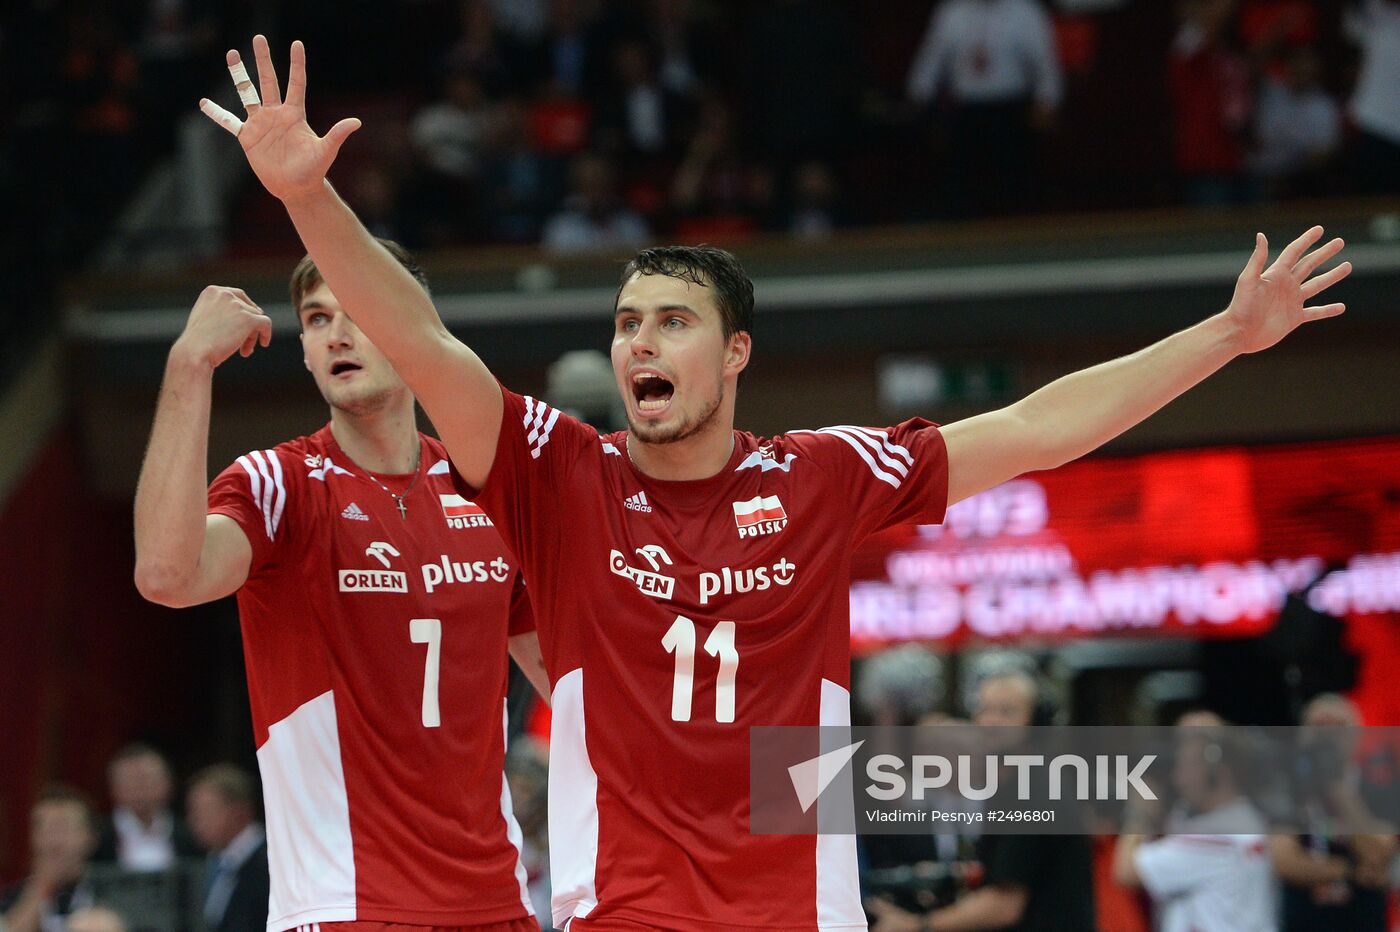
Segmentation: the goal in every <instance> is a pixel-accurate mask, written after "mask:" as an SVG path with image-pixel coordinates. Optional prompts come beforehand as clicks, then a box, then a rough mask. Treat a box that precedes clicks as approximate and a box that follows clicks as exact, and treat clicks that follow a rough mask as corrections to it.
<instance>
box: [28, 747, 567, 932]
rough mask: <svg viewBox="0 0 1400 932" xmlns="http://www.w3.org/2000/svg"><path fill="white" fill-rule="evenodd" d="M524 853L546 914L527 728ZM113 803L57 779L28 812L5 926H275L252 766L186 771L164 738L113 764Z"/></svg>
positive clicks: (522, 769) (66, 929) (124, 931)
mask: <svg viewBox="0 0 1400 932" xmlns="http://www.w3.org/2000/svg"><path fill="white" fill-rule="evenodd" d="M508 773H509V776H510V788H511V792H512V795H513V797H514V801H515V814H516V819H517V821H518V822H519V823H520V826H521V830H522V840H521V846H522V859H523V862H524V864H525V866H526V869H527V872H528V874H529V883H530V893H531V897H532V899H533V901H534V907H535V910H536V912H537V913H538V914H540V915H548V913H549V909H548V907H549V875H548V849H547V843H546V841H545V783H546V775H547V770H546V763H545V753H544V752H543V751H542V750H541V749H539V748H538V747H537V746H536V745H534V744H532V743H531V741H530V740H529V739H528V738H522V739H521V740H520V742H519V743H518V746H517V747H516V748H515V749H514V750H513V751H512V754H511V756H510V759H509V764H508ZM107 792H108V798H109V800H110V808H98V806H97V804H96V803H95V802H94V801H93V800H91V799H90V798H88V797H87V796H86V795H85V794H83V793H82V792H81V791H79V790H77V789H75V788H73V787H71V786H67V785H62V784H54V785H51V786H49V787H47V788H45V789H44V790H43V792H41V793H40V794H39V795H38V797H37V798H36V800H35V802H34V805H33V807H32V809H31V810H30V813H29V856H28V858H27V861H28V870H29V873H28V875H27V876H26V877H24V878H23V879H22V880H20V881H18V882H16V883H14V884H11V885H4V884H0V929H3V930H4V932H143V930H145V932H266V929H267V916H268V896H269V871H268V853H267V836H266V833H265V831H264V829H263V826H262V823H261V821H260V811H261V793H260V789H259V781H258V777H257V775H256V774H255V773H251V772H249V771H248V770H247V769H245V768H243V767H241V766H239V765H237V764H233V763H228V762H221V763H215V764H210V765H208V766H205V767H203V768H201V769H199V770H198V771H196V772H195V773H194V774H193V775H191V776H189V778H188V779H187V780H185V781H183V782H180V781H178V780H177V778H176V775H175V774H174V773H173V771H172V768H171V765H170V762H169V760H168V758H167V757H166V756H165V754H163V753H162V752H161V751H160V750H159V749H158V748H156V747H154V746H152V745H150V744H145V743H140V742H137V743H131V744H128V745H126V746H124V747H122V748H121V749H119V750H118V751H117V752H116V753H115V754H114V755H113V756H112V758H111V760H110V761H109V762H108V765H107Z"/></svg>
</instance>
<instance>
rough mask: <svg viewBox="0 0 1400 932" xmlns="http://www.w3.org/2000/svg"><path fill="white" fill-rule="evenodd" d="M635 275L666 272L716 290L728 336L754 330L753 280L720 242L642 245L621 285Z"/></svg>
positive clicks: (614, 305)
mask: <svg viewBox="0 0 1400 932" xmlns="http://www.w3.org/2000/svg"><path fill="white" fill-rule="evenodd" d="M634 275H666V276H669V277H671V278H679V279H681V280H682V281H687V282H690V283H691V284H693V285H703V286H705V287H707V288H714V290H715V304H717V305H718V306H719V313H720V318H721V321H722V323H723V325H724V338H725V339H726V340H727V339H729V338H730V337H732V336H733V335H734V334H736V333H753V282H752V281H750V280H749V276H748V275H747V274H746V273H745V272H744V267H743V266H742V265H740V264H739V260H738V259H736V258H735V257H734V254H733V253H731V252H729V251H728V250H726V249H720V248H719V247H717V246H656V247H653V248H651V249H643V250H642V251H641V252H639V253H637V254H636V255H635V256H633V257H632V259H631V261H630V262H628V263H627V264H626V265H625V266H623V267H622V279H621V281H620V282H619V283H618V286H617V297H615V298H613V307H614V308H616V307H617V302H618V299H619V298H621V297H622V289H623V288H624V287H626V285H627V283H628V282H629V281H631V280H632V276H634Z"/></svg>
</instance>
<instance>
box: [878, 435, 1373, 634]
mask: <svg viewBox="0 0 1400 932" xmlns="http://www.w3.org/2000/svg"><path fill="white" fill-rule="evenodd" d="M1309 587H1311V588H1309ZM1305 590H1306V591H1307V598H1308V600H1309V602H1310V603H1311V604H1312V605H1313V606H1314V607H1315V608H1318V609H1319V610H1322V611H1326V612H1327V613H1329V614H1332V615H1336V616H1338V617H1344V616H1345V617H1353V618H1355V617H1357V616H1367V615H1378V614H1384V613H1387V612H1400V439H1387V440H1365V441H1347V442H1335V443H1311V444H1305V445H1290V446H1269V447H1228V448H1214V449H1205V450H1189V451H1173V452H1166V453H1153V454H1145V455H1138V456H1126V457H1103V458H1097V459H1091V460H1084V461H1080V462H1077V463H1072V464H1070V465H1067V466H1063V467H1061V468H1059V469H1056V470H1051V471H1049V472H1043V473H1032V474H1029V475H1026V476H1023V477H1021V478H1019V479H1015V480H1012V481H1011V482H1008V483H1005V484H1003V485H1001V486H998V487H996V488H994V489H991V490H990V491H988V492H985V493H982V494H981V495H978V496H975V497H973V498H971V499H968V500H967V501H964V502H960V503H958V504H957V505H954V506H953V507H952V508H951V509H949V512H948V516H947V520H946V521H945V522H944V524H942V525H940V526H937V527H933V526H918V527H912V526H911V527H900V528H895V529H893V530H890V531H888V532H886V533H883V534H880V535H878V536H876V537H873V538H871V539H870V540H869V541H868V542H867V543H866V544H865V545H863V546H862V547H861V549H860V550H859V551H858V552H857V553H856V554H855V558H854V564H853V574H852V585H851V632H852V638H853V640H854V643H855V646H856V648H857V649H858V650H863V649H869V648H873V647H876V646H879V645H882V644H887V643H890V642H895V641H904V640H939V641H948V640H960V639H963V638H967V637H976V638H980V639H991V640H1008V639H1018V638H1023V637H1036V638H1046V639H1063V638H1073V637H1091V636H1096V635H1125V634H1151V635H1161V634H1170V635H1185V636H1190V637H1221V636H1226V637H1240V636H1248V635H1254V634H1259V633H1262V632H1264V631H1266V630H1268V629H1269V628H1270V627H1271V626H1272V625H1273V623H1274V622H1275V621H1276V620H1277V617H1278V612H1279V608H1280V607H1281V605H1282V603H1283V601H1284V599H1285V597H1286V596H1287V594H1288V593H1290V592H1292V593H1299V592H1303V591H1305Z"/></svg>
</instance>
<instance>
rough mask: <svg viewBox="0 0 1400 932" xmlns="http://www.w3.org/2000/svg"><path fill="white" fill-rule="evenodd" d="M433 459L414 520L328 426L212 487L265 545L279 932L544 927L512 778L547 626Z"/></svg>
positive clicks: (257, 602) (253, 667) (270, 794)
mask: <svg viewBox="0 0 1400 932" xmlns="http://www.w3.org/2000/svg"><path fill="white" fill-rule="evenodd" d="M420 436H421V435H420ZM421 444H422V458H421V469H422V472H421V473H420V474H419V478H418V480H417V483H416V485H414V486H413V487H412V488H411V489H410V490H409V491H408V493H407V495H406V497H405V499H404V504H405V510H404V513H403V514H402V515H401V514H400V512H399V509H398V507H397V505H396V502H395V501H394V499H393V498H392V497H391V495H390V494H389V493H388V492H387V491H386V490H385V488H383V487H381V486H380V485H379V484H378V483H377V482H376V481H375V479H374V478H371V476H370V474H368V473H366V472H365V471H364V470H362V469H360V468H359V467H358V466H356V465H355V464H354V463H353V462H351V461H350V458H349V457H348V456H346V455H345V453H344V452H343V451H342V450H341V449H340V448H339V447H338V446H337V445H336V443H335V440H334V438H333V437H332V436H331V431H330V428H329V427H328V426H327V427H324V428H322V429H321V430H320V431H318V432H316V433H315V434H313V435H312V436H310V437H300V438H298V439H296V440H292V441H289V442H287V443H284V444H281V445H279V446H277V447H275V448H273V449H271V450H258V451H254V452H251V453H248V454H247V455H245V456H240V457H239V458H238V460H237V462H236V463H234V464H233V465H232V466H230V467H229V468H228V469H226V470H224V471H223V473H221V474H220V475H219V476H218V478H217V479H215V480H214V482H213V484H212V485H211V486H210V489H209V511H210V513H213V514H223V515H228V516H229V517H231V518H233V519H234V520H235V521H237V522H238V523H239V525H240V526H241V527H242V528H243V531H244V533H245V534H247V536H248V541H249V543H251V544H252V548H253V559H252V565H251V568H250V571H249V574H248V580H247V582H246V583H244V585H243V587H242V588H241V589H239V590H238V607H239V614H240V616H241V619H242V628H243V647H244V657H245V660H246V665H247V670H248V691H249V695H250V697H251V700H252V712H253V727H254V735H255V738H256V742H257V746H258V766H259V769H260V770H261V772H262V782H263V793H264V797H265V804H266V811H267V836H268V861H269V865H270V867H271V872H272V900H271V906H270V912H269V917H268V928H269V929H270V930H278V929H290V928H295V927H296V926H301V925H309V924H315V923H321V922H350V921H355V920H379V921H386V922H401V923H413V924H422V925H436V926H456V925H470V924H478V923H489V922H498V921H504V920H509V919H514V918H519V917H524V916H527V915H529V914H530V912H531V911H530V908H529V897H528V895H527V893H526V892H525V871H524V868H523V867H522V866H521V863H520V829H519V827H518V826H517V825H516V823H515V819H514V816H513V815H512V814H511V808H510V793H509V790H508V789H507V787H506V783H505V776H504V772H503V768H504V754H505V715H506V711H505V689H506V678H507V670H508V667H507V665H508V663H509V660H508V654H507V638H508V635H510V634H518V633H522V632H526V631H529V630H531V629H532V628H533V619H532V617H531V612H530V604H529V600H528V599H527V598H526V597H525V594H524V590H523V584H522V581H521V578H520V573H519V567H518V566H517V565H516V560H515V557H514V556H513V555H512V554H511V551H510V550H508V549H507V548H506V546H505V545H504V543H502V541H501V538H500V536H499V535H498V534H497V533H496V530H495V528H494V527H493V526H492V524H491V520H490V519H489V518H487V517H486V515H485V514H484V513H483V512H482V510H481V509H480V508H478V507H477V506H476V505H475V504H473V503H472V502H471V501H469V500H468V499H465V498H463V497H462V496H461V495H459V494H457V492H456V491H455V490H454V489H453V487H452V482H451V477H450V475H449V470H448V463H447V454H446V453H445V452H444V450H443V448H442V445H441V444H440V443H439V442H438V441H436V440H433V439H432V438H429V437H425V436H424V437H422V438H421ZM377 478H378V480H379V481H380V482H382V483H383V484H384V486H388V487H389V488H391V489H393V490H394V491H395V492H398V493H402V492H403V491H404V490H405V488H406V487H407V486H408V483H409V477H407V476H400V477H393V476H379V477H377Z"/></svg>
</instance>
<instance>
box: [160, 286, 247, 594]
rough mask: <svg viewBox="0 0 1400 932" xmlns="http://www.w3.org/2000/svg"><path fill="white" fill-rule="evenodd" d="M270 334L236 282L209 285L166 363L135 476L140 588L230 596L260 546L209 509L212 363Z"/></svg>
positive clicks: (171, 349) (215, 364)
mask: <svg viewBox="0 0 1400 932" xmlns="http://www.w3.org/2000/svg"><path fill="white" fill-rule="evenodd" d="M271 338H272V322H271V321H270V320H268V318H267V316H266V315H265V314H263V312H262V311H261V309H259V308H258V306H257V305H256V304H254V303H253V301H252V299H251V298H249V297H248V296H247V295H246V294H244V293H243V292H242V291H241V290H239V289H237V288H219V287H215V286H213V285H210V286H209V287H208V288H205V289H204V291H203V293H202V294H200V296H199V300H198V301H196V302H195V304H194V308H193V309H191V311H190V317H189V321H188V322H187V323H186V324H185V330H184V332H183V333H182V334H180V337H179V339H177V340H176V341H175V345H174V346H172V347H171V348H170V356H169V358H168V359H167V361H166V364H165V379H164V381H163V382H162V383H161V387H160V400H159V401H158V402H157V403H156V417H155V423H154V425H153V426H152V427H151V440H150V443H149V444H148V445H147V447H146V460H145V462H144V463H142V465H141V478H140V479H139V480H138V482H137V484H136V588H137V589H138V590H140V592H141V595H143V596H145V597H146V598H147V599H150V600H151V601H152V602H159V603H160V604H162V605H169V606H171V607H172V608H180V607H184V606H186V605H198V604H200V603H203V602H209V601H212V600H213V599H218V598H222V597H223V596H226V595H229V594H230V593H232V592H234V591H235V590H237V589H238V587H239V586H241V585H243V581H244V580H246V579H247V578H248V567H249V564H250V563H251V561H252V556H253V550H252V547H251V546H250V545H249V543H248V538H247V536H246V535H245V534H244V533H243V529H242V528H240V527H239V526H238V523H237V522H235V521H234V520H233V519H231V518H227V517H225V516H223V515H209V514H206V511H207V505H208V499H207V497H206V484H207V482H208V475H207V469H208V459H209V404H210V394H211V391H212V385H213V381H214V370H215V368H217V367H218V366H219V364H220V363H222V362H223V361H224V360H226V359H228V358H229V357H230V356H232V355H233V354H234V353H235V352H240V353H241V354H242V355H244V356H247V355H249V354H251V353H252V352H253V350H254V348H255V347H257V345H258V344H259V343H261V344H262V345H263V346H266V345H267V344H268V341H269V340H271Z"/></svg>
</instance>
